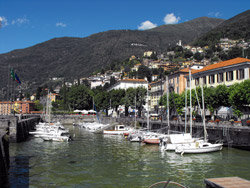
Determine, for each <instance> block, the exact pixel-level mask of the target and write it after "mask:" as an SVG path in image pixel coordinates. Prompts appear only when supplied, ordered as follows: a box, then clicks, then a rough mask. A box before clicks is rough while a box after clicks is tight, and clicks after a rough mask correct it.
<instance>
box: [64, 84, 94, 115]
mask: <svg viewBox="0 0 250 188" xmlns="http://www.w3.org/2000/svg"><path fill="white" fill-rule="evenodd" d="M67 99H68V104H69V106H70V107H71V108H73V109H78V110H83V109H91V107H92V96H91V95H90V91H89V89H88V88H87V87H86V86H85V85H79V86H77V85H74V86H72V87H71V88H70V90H69V92H68V93H67Z"/></svg>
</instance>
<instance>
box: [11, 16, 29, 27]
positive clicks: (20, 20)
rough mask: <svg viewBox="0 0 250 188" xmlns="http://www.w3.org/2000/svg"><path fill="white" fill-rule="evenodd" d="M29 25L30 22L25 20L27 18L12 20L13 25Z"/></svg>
mask: <svg viewBox="0 0 250 188" xmlns="http://www.w3.org/2000/svg"><path fill="white" fill-rule="evenodd" d="M28 23H29V20H28V19H27V18H25V17H23V18H17V19H16V20H12V22H11V24H12V25H15V24H17V25H19V26H20V25H22V24H28Z"/></svg>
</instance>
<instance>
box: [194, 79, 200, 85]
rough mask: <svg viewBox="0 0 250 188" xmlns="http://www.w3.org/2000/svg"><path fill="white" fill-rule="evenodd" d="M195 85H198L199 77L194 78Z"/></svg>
mask: <svg viewBox="0 0 250 188" xmlns="http://www.w3.org/2000/svg"><path fill="white" fill-rule="evenodd" d="M195 85H196V86H197V85H199V78H195Z"/></svg>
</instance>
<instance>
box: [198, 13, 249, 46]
mask: <svg viewBox="0 0 250 188" xmlns="http://www.w3.org/2000/svg"><path fill="white" fill-rule="evenodd" d="M249 30H250V10H247V11H245V12H243V13H241V14H238V15H236V16H234V17H232V18H230V19H229V20H226V21H224V22H223V23H221V24H220V25H219V26H218V27H216V28H214V29H212V30H211V31H209V32H207V33H206V34H205V35H203V36H201V37H200V38H198V39H197V40H196V41H195V42H194V43H195V44H196V45H198V46H203V45H207V44H209V43H214V42H216V41H218V40H219V39H220V38H224V37H225V38H229V39H234V40H237V39H245V40H249V39H250V32H249Z"/></svg>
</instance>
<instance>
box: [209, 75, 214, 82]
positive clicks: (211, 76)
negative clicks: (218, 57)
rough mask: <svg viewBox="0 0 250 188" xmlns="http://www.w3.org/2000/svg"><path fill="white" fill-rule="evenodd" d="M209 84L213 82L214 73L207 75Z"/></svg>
mask: <svg viewBox="0 0 250 188" xmlns="http://www.w3.org/2000/svg"><path fill="white" fill-rule="evenodd" d="M209 84H214V74H212V75H210V76H209Z"/></svg>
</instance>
